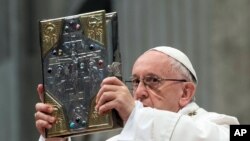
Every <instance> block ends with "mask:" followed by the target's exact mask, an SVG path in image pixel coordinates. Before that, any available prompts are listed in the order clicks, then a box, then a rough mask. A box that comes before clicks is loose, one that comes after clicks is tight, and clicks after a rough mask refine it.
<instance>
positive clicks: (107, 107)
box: [98, 101, 116, 115]
mask: <svg viewBox="0 0 250 141" xmlns="http://www.w3.org/2000/svg"><path fill="white" fill-rule="evenodd" d="M115 106H116V102H114V101H110V102H106V103H105V104H103V105H101V106H100V108H99V110H98V113H99V114H100V115H104V114H106V113H108V112H110V111H111V110H112V109H115Z"/></svg>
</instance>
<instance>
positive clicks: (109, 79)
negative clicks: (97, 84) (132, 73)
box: [101, 76, 124, 86]
mask: <svg viewBox="0 0 250 141" xmlns="http://www.w3.org/2000/svg"><path fill="white" fill-rule="evenodd" d="M102 85H118V86H122V85H124V83H123V82H122V81H121V80H120V79H118V78H117V77H114V76H113V77H107V78H105V79H103V81H102V83H101V86H102Z"/></svg>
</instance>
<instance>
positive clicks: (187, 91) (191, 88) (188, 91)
mask: <svg viewBox="0 0 250 141" xmlns="http://www.w3.org/2000/svg"><path fill="white" fill-rule="evenodd" d="M195 90H196V85H195V84H194V83H193V82H184V84H183V93H182V95H181V98H180V100H179V105H180V107H181V108H182V107H184V106H186V105H187V104H188V103H189V102H190V101H191V100H192V98H193V97H194V94H195Z"/></svg>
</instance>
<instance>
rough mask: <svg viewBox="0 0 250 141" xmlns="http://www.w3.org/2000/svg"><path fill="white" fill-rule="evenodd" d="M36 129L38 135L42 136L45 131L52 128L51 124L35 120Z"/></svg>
mask: <svg viewBox="0 0 250 141" xmlns="http://www.w3.org/2000/svg"><path fill="white" fill-rule="evenodd" d="M36 128H37V130H38V131H39V133H40V134H41V135H43V136H44V134H45V129H50V128H52V124H51V123H49V122H47V121H44V120H37V121H36Z"/></svg>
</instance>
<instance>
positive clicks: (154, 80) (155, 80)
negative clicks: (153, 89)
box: [145, 76, 159, 84]
mask: <svg viewBox="0 0 250 141" xmlns="http://www.w3.org/2000/svg"><path fill="white" fill-rule="evenodd" d="M145 81H146V83H148V84H158V83H159V79H158V78H157V77H152V76H149V77H145Z"/></svg>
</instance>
